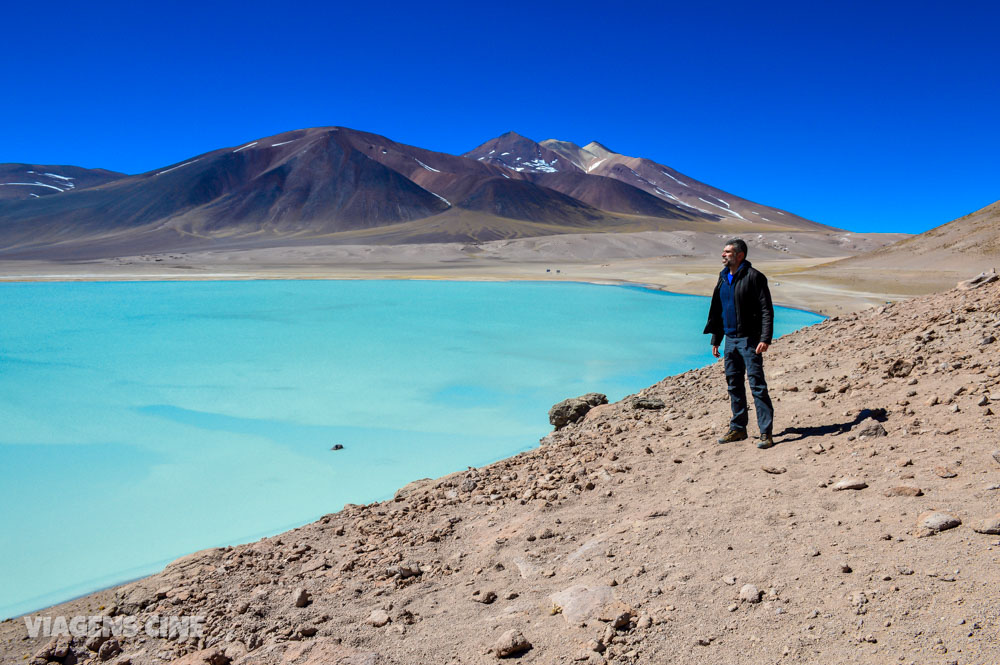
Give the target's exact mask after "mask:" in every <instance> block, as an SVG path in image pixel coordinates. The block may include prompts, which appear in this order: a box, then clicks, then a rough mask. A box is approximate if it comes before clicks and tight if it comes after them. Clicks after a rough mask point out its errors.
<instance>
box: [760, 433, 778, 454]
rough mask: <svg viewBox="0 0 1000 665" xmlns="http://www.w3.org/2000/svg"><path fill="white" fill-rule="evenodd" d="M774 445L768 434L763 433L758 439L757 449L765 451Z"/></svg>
mask: <svg viewBox="0 0 1000 665" xmlns="http://www.w3.org/2000/svg"><path fill="white" fill-rule="evenodd" d="M773 445H774V438H773V437H772V436H771V433H770V432H765V433H764V434H761V435H760V439H758V440H757V447H758V448H760V449H761V450H766V449H768V448H770V447H771V446H773Z"/></svg>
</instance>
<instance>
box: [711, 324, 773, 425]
mask: <svg viewBox="0 0 1000 665" xmlns="http://www.w3.org/2000/svg"><path fill="white" fill-rule="evenodd" d="M756 348H757V340H754V339H749V338H747V337H729V336H728V335H727V336H726V347H725V354H724V355H723V359H724V361H725V367H726V383H728V384H729V404H730V406H731V407H732V409H733V419H732V420H731V421H730V423H729V427H730V429H742V430H745V429H746V428H747V422H748V421H749V419H750V418H749V415H748V414H747V388H746V384H744V383H743V375H744V374H745V375H746V376H747V378H748V379H749V380H750V392H751V393H753V403H754V408H755V410H756V411H757V426H758V427H759V428H760V433H761V434H764V433H769V432H770V431H771V426H772V425H773V423H774V407H773V406H772V405H771V396H770V395H768V394H767V381H766V380H765V379H764V358H763V356H762V355H761V354H759V353H756V351H755V349H756Z"/></svg>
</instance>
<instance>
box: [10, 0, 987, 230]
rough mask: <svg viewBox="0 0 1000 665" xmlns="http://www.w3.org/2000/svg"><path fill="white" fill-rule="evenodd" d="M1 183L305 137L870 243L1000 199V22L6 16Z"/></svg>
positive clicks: (554, 7)
mask: <svg viewBox="0 0 1000 665" xmlns="http://www.w3.org/2000/svg"><path fill="white" fill-rule="evenodd" d="M3 22H4V29H3V33H4V38H3V40H2V41H0V54H2V57H3V63H4V65H3V69H2V71H3V77H2V79H0V81H2V84H0V85H2V88H0V89H2V93H3V101H2V103H0V162H34V163H45V164H75V165H79V166H87V167H104V168H109V169H114V170H118V171H125V172H127V173H137V172H142V171H146V170H149V169H153V168H157V167H160V166H163V165H165V164H169V163H173V162H177V161H181V160H184V159H186V158H188V157H190V156H192V155H195V154H198V153H201V152H206V151H208V150H212V149H215V148H217V147H222V146H227V145H238V144H241V143H245V142H247V141H250V140H252V139H254V138H258V137H261V136H267V135H271V134H276V133H278V132H282V131H286V130H290V129H297V128H301V127H310V126H319V125H341V126H346V127H352V128H356V129H362V130H366V131H371V132H375V133H378V134H383V135H385V136H388V137H389V138H392V139H394V140H397V141H400V142H403V143H410V144H414V145H419V146H421V147H425V148H429V149H432V150H439V151H443V152H451V153H461V152H465V151H467V150H470V149H472V148H473V147H475V146H476V145H478V144H480V143H482V142H484V141H486V140H488V139H490V138H492V137H494V136H496V135H498V134H501V133H503V132H505V131H507V130H514V131H517V132H519V133H521V134H524V135H526V136H529V137H531V138H533V139H536V140H542V139H546V138H560V139H564V140H569V141H574V142H576V143H580V144H584V143H587V142H589V141H591V140H597V141H600V142H601V143H603V144H605V145H606V146H608V147H609V148H611V149H613V150H615V151H618V152H621V153H625V154H629V155H634V156H643V157H649V158H651V159H654V160H656V161H658V162H662V163H664V164H668V165H670V166H672V167H674V168H676V169H678V170H680V171H682V172H684V173H686V174H688V175H690V176H692V177H695V178H698V179H700V180H703V181H705V182H707V183H709V184H712V185H715V186H718V187H721V188H722V189H725V190H727V191H730V192H732V193H734V194H738V195H740V196H744V197H746V198H749V199H753V200H756V201H758V202H761V203H766V204H769V205H775V206H779V207H782V208H785V209H788V210H791V211H794V212H796V213H798V214H801V215H803V216H806V217H809V218H811V219H814V220H816V221H819V222H823V223H826V224H832V225H835V226H839V227H842V228H847V229H851V230H855V231H905V232H920V231H924V230H926V229H928V228H931V227H933V226H937V225H938V224H942V223H944V222H946V221H949V220H951V219H953V218H955V217H958V216H961V215H964V214H966V213H969V212H972V211H973V210H976V209H978V208H980V207H982V206H985V205H987V204H989V203H992V202H993V201H995V200H997V199H1000V177H998V176H1000V159H998V155H1000V122H998V118H1000V37H998V33H997V29H998V26H1000V6H998V5H997V4H996V3H994V2H961V1H958V2H956V1H952V2H934V3H931V2H920V1H919V0H916V1H912V2H894V1H889V2H871V1H870V0H869V1H867V2H853V1H848V2H845V1H839V2H836V3H833V2H830V3H823V2H820V3H814V2H802V1H801V0H799V1H797V2H770V3H768V2H763V3H761V2H749V1H747V2H690V1H687V2H670V1H661V2H599V3H590V2H580V1H574V2H545V1H544V0H536V1H534V2H511V3H476V2H461V3H459V2H447V3H433V2H428V3H411V2H405V3H404V2H390V3H383V2H350V3H348V2H334V3H329V2H322V3H310V2H287V3H281V2H277V3H276V2H273V1H272V2H267V3H265V2H256V1H249V2H241V3H227V2H220V3H214V2H205V1H203V2H198V3H193V2H173V3H155V2H154V3H142V2H134V1H130V2H98V3H81V2H72V3H66V2H61V1H58V0H55V1H52V2H45V3H16V4H8V6H6V7H5V8H4V15H3Z"/></svg>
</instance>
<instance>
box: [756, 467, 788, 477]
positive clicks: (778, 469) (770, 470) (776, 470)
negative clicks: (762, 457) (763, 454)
mask: <svg viewBox="0 0 1000 665" xmlns="http://www.w3.org/2000/svg"><path fill="white" fill-rule="evenodd" d="M760 468H761V469H763V471H764V473H773V474H775V475H778V474H782V473H785V472H786V471H788V469H786V468H785V467H783V466H762V467H760Z"/></svg>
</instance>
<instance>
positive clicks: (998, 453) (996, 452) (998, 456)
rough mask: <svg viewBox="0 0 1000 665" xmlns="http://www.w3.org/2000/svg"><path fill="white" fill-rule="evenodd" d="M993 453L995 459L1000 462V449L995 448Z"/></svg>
mask: <svg viewBox="0 0 1000 665" xmlns="http://www.w3.org/2000/svg"><path fill="white" fill-rule="evenodd" d="M992 455H993V461H994V462H996V463H997V464H1000V450H994V451H993V453H992Z"/></svg>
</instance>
